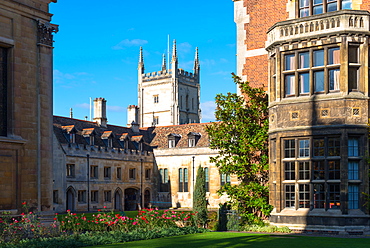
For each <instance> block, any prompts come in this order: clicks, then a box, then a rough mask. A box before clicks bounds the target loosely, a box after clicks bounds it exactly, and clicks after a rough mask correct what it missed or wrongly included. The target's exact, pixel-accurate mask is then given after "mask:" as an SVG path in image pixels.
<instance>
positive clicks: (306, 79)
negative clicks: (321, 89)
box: [299, 73, 310, 94]
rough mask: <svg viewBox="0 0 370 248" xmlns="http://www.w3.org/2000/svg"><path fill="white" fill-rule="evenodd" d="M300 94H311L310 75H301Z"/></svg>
mask: <svg viewBox="0 0 370 248" xmlns="http://www.w3.org/2000/svg"><path fill="white" fill-rule="evenodd" d="M299 92H300V93H301V94H302V93H309V92H310V74H309V73H301V74H299Z"/></svg>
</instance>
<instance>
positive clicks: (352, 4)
mask: <svg viewBox="0 0 370 248" xmlns="http://www.w3.org/2000/svg"><path fill="white" fill-rule="evenodd" d="M234 2H235V8H236V10H237V11H236V13H243V14H240V15H241V16H244V18H236V21H237V25H238V27H241V26H242V25H244V24H245V26H244V32H241V31H239V33H240V35H239V36H238V39H244V41H245V42H244V43H243V46H242V48H238V49H240V51H241V52H240V53H239V52H238V56H239V55H241V57H238V66H239V68H238V71H239V72H240V73H242V75H243V76H244V78H245V79H246V80H248V81H250V82H251V84H252V85H254V86H260V87H265V88H266V89H267V88H268V94H269V109H270V110H269V115H270V126H269V146H270V204H271V205H273V206H274V210H273V212H272V213H271V217H270V222H271V223H272V224H275V225H287V226H289V227H291V228H292V229H313V230H324V231H325V230H332V231H333V230H334V231H338V232H348V233H351V232H368V231H369V224H370V218H369V217H370V216H369V210H368V209H367V207H366V203H367V199H366V195H365V194H368V193H369V175H368V172H369V171H368V170H369V166H368V162H367V156H368V150H369V146H368V126H367V124H368V119H369V96H370V92H369V35H370V32H369V31H370V29H369V28H370V27H369V23H370V22H369V21H370V20H369V18H370V13H369V12H368V10H369V7H370V6H369V4H370V2H369V1H365V0H364V1H357V0H352V1H350V0H323V1H313V0H299V1H298V0H297V1H261V2H259V3H258V4H252V3H251V1H234ZM261 6H264V8H263V10H262V9H261V8H260V7H261ZM240 29H242V28H240ZM238 30H239V29H238ZM238 44H242V42H240V43H238ZM240 66H241V67H240Z"/></svg>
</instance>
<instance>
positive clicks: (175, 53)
mask: <svg viewBox="0 0 370 248" xmlns="http://www.w3.org/2000/svg"><path fill="white" fill-rule="evenodd" d="M175 61H177V48H176V40H173V48H172V62H175Z"/></svg>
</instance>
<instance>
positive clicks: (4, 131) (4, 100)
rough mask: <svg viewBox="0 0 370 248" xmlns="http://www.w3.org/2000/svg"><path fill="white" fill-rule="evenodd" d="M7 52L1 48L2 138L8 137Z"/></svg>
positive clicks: (0, 126) (0, 99)
mask: <svg viewBox="0 0 370 248" xmlns="http://www.w3.org/2000/svg"><path fill="white" fill-rule="evenodd" d="M7 95H8V93H7V50H6V49H4V48H0V136H6V135H7V122H8V120H7V116H8V115H7V102H8V100H7Z"/></svg>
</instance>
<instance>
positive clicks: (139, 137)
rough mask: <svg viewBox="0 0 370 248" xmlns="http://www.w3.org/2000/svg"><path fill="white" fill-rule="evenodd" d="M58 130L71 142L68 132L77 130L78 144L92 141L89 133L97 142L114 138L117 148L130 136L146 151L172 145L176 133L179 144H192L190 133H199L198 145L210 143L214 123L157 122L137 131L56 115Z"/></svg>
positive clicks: (131, 144)
mask: <svg viewBox="0 0 370 248" xmlns="http://www.w3.org/2000/svg"><path fill="white" fill-rule="evenodd" d="M53 123H54V124H53V125H54V133H55V136H56V137H57V139H58V141H59V142H60V143H62V144H66V143H69V140H68V135H67V134H68V133H69V132H71V131H73V132H72V133H75V141H76V143H77V144H81V145H89V143H88V142H89V136H90V135H94V137H95V139H94V140H95V141H94V145H96V146H102V147H105V146H107V142H106V140H107V138H113V147H114V148H123V141H124V140H125V139H128V140H129V141H130V142H129V148H128V149H132V150H135V149H137V143H139V142H142V143H143V149H144V150H145V151H152V150H153V148H168V137H169V135H172V136H175V137H176V138H177V139H179V140H178V142H177V144H176V147H188V146H189V144H188V135H189V136H192V135H193V136H197V137H199V139H197V144H196V147H208V146H209V138H208V134H207V132H206V126H207V125H209V124H210V123H191V124H183V125H174V126H156V127H145V128H140V129H139V132H134V131H133V130H132V129H131V128H129V127H122V126H115V125H109V124H108V125H107V127H106V128H104V127H101V126H99V125H98V124H97V123H96V122H92V121H85V120H79V119H74V118H69V117H61V116H54V119H53Z"/></svg>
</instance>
